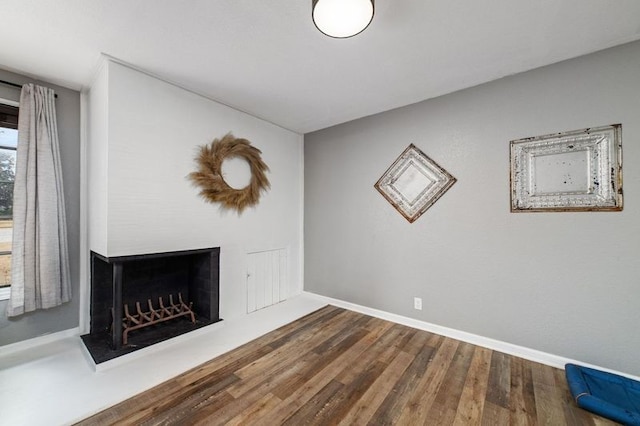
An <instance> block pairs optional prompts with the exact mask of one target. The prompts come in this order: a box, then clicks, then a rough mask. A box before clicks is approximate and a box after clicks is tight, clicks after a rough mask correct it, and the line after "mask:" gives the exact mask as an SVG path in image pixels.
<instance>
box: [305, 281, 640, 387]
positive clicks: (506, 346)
mask: <svg viewBox="0 0 640 426" xmlns="http://www.w3.org/2000/svg"><path fill="white" fill-rule="evenodd" d="M304 294H306V295H307V296H310V297H314V298H316V299H318V300H321V301H323V302H325V303H328V304H330V305H334V306H338V307H340V308H344V309H348V310H350V311H355V312H360V313H361V314H365V315H369V316H372V317H376V318H380V319H384V320H387V321H391V322H394V323H396V324H402V325H406V326H408V327H412V328H417V329H419V330H424V331H428V332H430V333H435V334H438V335H440V336H445V337H450V338H452V339H456V340H460V341H462V342H467V343H471V344H474V345H477V346H482V347H484V348H487V349H491V350H494V351H498V352H502V353H505V354H509V355H513V356H517V357H519V358H524V359H527V360H529V361H534V362H539V363H540V364H545V365H549V366H551V367H555V368H559V369H561V370H564V366H565V364H578V365H582V366H585V367H589V368H595V369H597V370H602V371H606V372H609V373H613V374H618V375H620V376H624V377H628V378H630V379H633V380H638V381H640V377H638V376H633V375H631V374H627V373H623V372H620V371H616V370H612V369H609V368H604V367H600V366H597V365H593V364H589V363H586V362H582V361H578V360H574V359H570V358H565V357H562V356H559V355H554V354H550V353H547V352H542V351H539V350H536V349H531V348H527V347H524V346H519V345H514V344H512V343H507V342H503V341H500V340H495V339H491V338H489V337H484V336H479V335H477V334H472V333H467V332H466V331H460V330H456V329H453V328H449V327H443V326H441V325H437V324H432V323H429V322H426V321H421V320H417V319H413V318H409V317H405V316H402V315H397V314H392V313H390V312H386V311H381V310H379V309H374V308H369V307H367V306H362V305H358V304H355V303H351V302H345V301H344V300H340V299H334V298H332V297H327V296H322V295H319V294H315V293H310V292H308V291H305V292H304Z"/></svg>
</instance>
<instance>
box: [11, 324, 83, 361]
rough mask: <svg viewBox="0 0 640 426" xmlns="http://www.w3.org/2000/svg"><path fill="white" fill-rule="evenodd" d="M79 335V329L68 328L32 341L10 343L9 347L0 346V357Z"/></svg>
mask: <svg viewBox="0 0 640 426" xmlns="http://www.w3.org/2000/svg"><path fill="white" fill-rule="evenodd" d="M79 335H80V328H79V327H75V328H70V329H68V330H62V331H58V332H56V333H50V334H45V335H43V336H38V337H34V338H33V339H28V340H23V341H21V342H16V343H11V344H9V345H4V346H0V356H5V355H12V354H14V353H16V352H21V351H26V350H29V349H33V348H35V347H38V346H42V345H46V344H49V343H53V342H57V341H58V340H62V339H66V338H68V337H74V336H79Z"/></svg>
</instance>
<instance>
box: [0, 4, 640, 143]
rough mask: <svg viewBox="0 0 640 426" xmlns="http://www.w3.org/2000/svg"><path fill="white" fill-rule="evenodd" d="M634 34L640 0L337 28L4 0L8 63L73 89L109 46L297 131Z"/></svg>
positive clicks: (302, 9) (449, 9)
mask: <svg viewBox="0 0 640 426" xmlns="http://www.w3.org/2000/svg"><path fill="white" fill-rule="evenodd" d="M637 39H640V1H638V0H615V1H614V0H377V1H376V15H375V17H374V20H373V22H372V24H371V25H370V27H369V28H368V29H367V30H366V31H365V32H363V33H362V34H360V35H358V36H356V37H353V38H350V39H342V40H338V39H331V38H328V37H326V36H324V35H322V34H321V33H320V32H319V31H318V30H316V29H315V27H314V26H313V23H312V21H311V0H262V1H261V0H55V1H42V0H0V67H2V68H5V69H9V70H14V71H18V72H22V73H26V74H29V75H33V76H38V77H40V78H42V79H44V80H49V81H51V82H53V83H57V84H61V85H64V86H67V87H71V88H75V89H79V88H81V87H86V86H87V85H89V84H90V82H91V78H92V75H93V73H94V70H95V67H96V65H97V63H98V61H99V58H100V53H101V52H103V53H106V54H108V55H110V56H113V57H115V58H118V59H120V60H122V61H124V62H126V63H129V64H132V65H134V66H136V67H138V68H140V69H143V70H146V71H148V72H150V73H152V74H155V75H157V76H159V77H161V78H164V79H166V80H168V81H171V82H174V83H176V84H178V85H180V86H183V87H185V88H188V89H191V90H193V91H196V92H198V93H201V94H203V95H205V96H208V97H210V98H212V99H215V100H218V101H220V102H222V103H225V104H227V105H230V106H233V107H235V108H237V109H240V110H242V111H246V112H248V113H250V114H253V115H255V116H257V117H261V118H264V119H265V120H268V121H271V122H273V123H276V124H278V125H280V126H283V127H285V128H288V129H291V130H294V131H297V132H300V133H307V132H310V131H313V130H318V129H322V128H325V127H328V126H332V125H335V124H338V123H342V122H345V121H349V120H353V119H355V118H359V117H363V116H367V115H371V114H375V113H378V112H382V111H386V110H389V109H392V108H395V107H399V106H403V105H407V104H411V103H414V102H418V101H421V100H424V99H428V98H432V97H435V96H439V95H442V94H446V93H450V92H453V91H456V90H459V89H462V88H465V87H470V86H474V85H477V84H480V83H483V82H487V81H490V80H495V79H497V78H500V77H503V76H506V75H510V74H514V73H518V72H522V71H526V70H529V69H532V68H537V67H540V66H543V65H547V64H551V63H554V62H558V61H561V60H564V59H568V58H572V57H575V56H580V55H583V54H586V53H590V52H593V51H596V50H600V49H604V48H607V47H611V46H615V45H618V44H622V43H625V42H629V41H633V40H637ZM639 72H640V70H639Z"/></svg>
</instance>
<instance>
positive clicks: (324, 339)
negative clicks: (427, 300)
mask: <svg viewBox="0 0 640 426" xmlns="http://www.w3.org/2000/svg"><path fill="white" fill-rule="evenodd" d="M79 424H80V425H268V426H270V425H295V426H298V425H312V424H313V425H367V424H368V425H422V424H424V425H580V426H582V425H594V426H596V425H598V426H599V425H603V426H604V425H613V424H615V423H612V422H610V421H608V420H605V419H603V418H601V417H598V416H595V415H593V414H591V413H589V412H587V411H583V410H581V409H579V408H578V407H577V406H576V405H575V404H574V403H573V401H572V398H571V395H570V394H569V390H568V388H567V385H566V381H565V379H564V372H563V371H561V370H558V369H554V368H551V367H548V366H544V365H541V364H537V363H534V362H530V361H526V360H523V359H521V358H516V357H513V356H509V355H505V354H503V353H500V352H495V351H492V350H489V349H485V348H482V347H478V346H474V345H471V344H468V343H464V342H460V341H457V340H453V339H449V338H446V337H442V336H438V335H435V334H431V333H428V332H425V331H421V330H416V329H413V328H410V327H406V326H403V325H399V324H394V323H391V322H388V321H384V320H381V319H378V318H373V317H369V316H366V315H362V314H359V313H356V312H352V311H348V310H344V309H341V308H337V307H334V306H326V307H324V308H322V309H320V310H318V311H316V312H313V313H311V314H309V315H307V316H305V317H303V318H301V319H299V320H297V321H295V322H293V323H291V324H288V325H286V326H284V327H281V328H279V329H277V330H275V331H273V332H271V333H269V334H267V335H265V336H262V337H260V338H258V339H256V340H254V341H251V342H249V343H247V344H246V345H244V346H241V347H239V348H237V349H235V350H233V351H231V352H229V353H227V354H224V355H222V356H220V357H218V358H215V359H213V360H211V361H209V362H207V363H205V364H202V365H200V366H198V367H196V368H194V369H192V370H190V371H188V372H186V373H184V374H182V375H180V376H178V377H176V378H174V379H172V380H169V381H167V382H165V383H163V384H161V385H159V386H156V387H155V388H153V389H150V390H148V391H146V392H144V393H141V394H139V395H137V396H135V397H133V398H131V399H129V400H126V401H124V402H122V403H120V404H118V405H116V406H114V407H111V408H109V409H107V410H105V411H102V412H101V413H98V414H96V415H95V416H93V417H90V418H88V419H86V420H84V421H82V422H81V423H79Z"/></svg>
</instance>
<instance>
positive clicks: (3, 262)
mask: <svg viewBox="0 0 640 426" xmlns="http://www.w3.org/2000/svg"><path fill="white" fill-rule="evenodd" d="M17 146H18V107H17V106H12V105H5V104H1V103H0V300H2V299H7V298H8V297H9V286H10V285H11V247H12V236H13V182H14V178H15V173H16V148H17Z"/></svg>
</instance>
